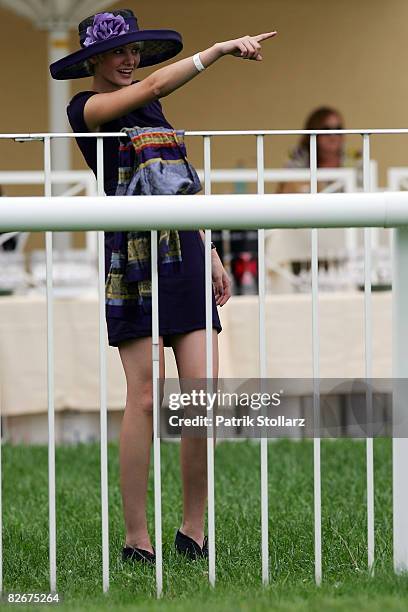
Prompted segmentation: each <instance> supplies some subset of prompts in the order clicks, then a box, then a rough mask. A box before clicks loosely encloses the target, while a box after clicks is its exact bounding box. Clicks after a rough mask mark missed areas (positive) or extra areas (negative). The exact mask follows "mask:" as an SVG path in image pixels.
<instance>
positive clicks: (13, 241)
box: [0, 186, 17, 251]
mask: <svg viewBox="0 0 408 612" xmlns="http://www.w3.org/2000/svg"><path fill="white" fill-rule="evenodd" d="M2 195H3V189H2V188H1V186H0V198H1V196H2ZM5 233H6V232H0V236H1V235H2V234H5ZM16 245H17V238H16V237H14V238H10V239H9V240H6V242H4V243H3V244H0V251H14V249H15V248H16Z"/></svg>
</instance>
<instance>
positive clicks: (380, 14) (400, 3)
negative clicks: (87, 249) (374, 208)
mask: <svg viewBox="0 0 408 612" xmlns="http://www.w3.org/2000/svg"><path fill="white" fill-rule="evenodd" d="M124 6H126V7H128V8H132V9H133V10H134V12H135V13H136V14H137V16H138V18H139V22H140V24H141V26H142V27H144V28H172V29H176V30H179V31H180V32H181V33H182V34H183V37H184V45H185V47H184V51H183V54H182V55H180V57H183V56H187V55H190V54H192V53H194V52H196V51H198V50H201V49H204V48H206V47H207V46H209V45H210V44H212V43H213V42H216V41H219V40H223V39H224V40H226V39H229V38H233V37H234V38H235V37H237V36H240V35H244V34H256V33H259V32H263V31H269V30H273V29H277V30H278V36H277V37H276V38H275V39H273V40H271V41H268V42H267V43H266V44H265V45H264V52H263V55H264V61H263V62H259V63H255V62H248V61H242V60H239V59H236V58H232V57H226V58H223V59H222V60H221V61H219V62H218V63H217V64H216V65H214V66H212V67H211V68H210V69H208V71H207V72H206V73H205V74H203V75H200V76H199V77H198V78H197V79H195V80H194V81H193V82H192V83H190V84H188V85H187V86H185V87H184V88H183V89H182V90H180V91H178V92H175V93H174V94H172V95H171V96H170V97H168V98H167V99H164V100H163V101H162V102H163V105H164V108H165V112H166V116H167V117H168V119H169V120H170V122H172V124H173V125H174V126H175V127H178V128H184V129H188V130H190V129H261V128H266V129H279V128H288V129H289V128H293V129H295V128H301V127H302V125H303V121H304V119H305V116H306V114H307V113H308V112H309V111H310V110H311V109H313V108H314V107H316V106H318V105H321V104H329V105H333V106H335V107H337V108H339V109H340V110H341V111H342V113H343V114H344V116H345V119H346V126H347V127H350V128H369V127H372V128H385V127H388V128H391V127H392V128H402V127H407V101H408V76H406V74H405V69H406V57H407V55H408V53H407V45H408V44H407V40H408V36H407V35H408V3H407V2H406V0H388V1H386V2H385V1H384V0H343V1H342V2H338V1H337V2H334V0H274V1H273V2H272V1H270V0H257V1H256V2H253V3H249V2H247V1H244V0H200V2H185V1H183V0H172V1H171V2H169V1H168V0H156V2H155V3H147V2H143V3H142V2H134V1H133V0H127V1H126V2H125V3H122V2H121V3H113V4H112V8H119V7H124ZM105 10H108V9H105ZM0 19H1V23H2V36H1V37H0V53H1V57H2V73H3V86H2V88H1V113H0V132H25V131H27V132H28V131H31V132H36V131H46V130H47V127H48V126H47V112H48V108H47V104H48V103H47V79H48V66H47V65H46V62H47V35H46V33H45V32H41V31H38V30H36V29H35V28H34V26H32V25H31V23H30V22H28V21H26V20H24V19H23V18H20V17H17V16H15V15H14V14H13V13H11V12H10V11H8V10H6V9H3V8H0ZM71 48H72V50H75V49H77V48H78V42H77V34H76V33H72V37H71ZM150 70H151V69H150ZM140 74H141V75H142V76H143V75H145V74H148V71H147V70H145V71H141V72H140ZM89 87H90V81H88V80H80V81H78V82H73V83H72V93H75V92H77V91H80V90H81V89H87V88H89ZM294 142H295V139H294V138H291V137H285V138H284V137H277V138H268V139H267V142H266V164H267V165H268V166H270V167H271V166H274V167H279V166H281V165H282V164H283V163H284V161H285V158H286V155H287V151H288V149H289V148H290V147H291V146H292V145H293V144H294ZM348 144H349V145H350V146H359V139H358V138H354V139H349V140H348ZM189 152H190V157H191V159H192V161H193V162H194V163H195V164H196V165H198V166H201V165H202V157H201V143H200V142H199V141H198V140H196V141H195V142H191V143H189ZM372 154H373V157H375V158H376V159H377V160H378V162H379V166H380V179H381V182H382V184H385V170H386V168H387V167H388V166H392V165H408V136H407V137H402V136H400V137H391V136H381V137H379V136H378V137H376V138H375V139H373V143H372ZM0 156H1V169H40V168H41V166H42V147H41V143H29V144H16V143H9V142H7V143H5V142H1V143H0ZM240 163H242V164H244V165H245V166H246V167H254V166H255V139H254V138H237V137H234V138H228V139H227V138H223V139H221V140H217V141H216V142H214V147H213V165H214V166H216V167H235V166H237V165H238V164H240ZM74 167H75V168H83V167H84V165H83V162H82V159H81V157H80V155H79V154H78V152H77V151H76V150H75V155H74ZM270 188H271V189H272V186H271V187H270ZM6 192H7V193H8V194H10V195H13V194H16V193H19V191H18V190H17V188H11V187H9V188H7V189H6ZM20 192H21V190H20ZM31 193H39V192H38V190H37V191H35V190H31ZM39 244H40V236H36V237H33V238H31V240H30V245H31V246H34V245H39ZM78 244H79V242H78Z"/></svg>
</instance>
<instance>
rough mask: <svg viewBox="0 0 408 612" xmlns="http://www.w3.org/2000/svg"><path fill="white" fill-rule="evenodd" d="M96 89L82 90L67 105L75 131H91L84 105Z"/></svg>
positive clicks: (69, 117)
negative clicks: (87, 123)
mask: <svg viewBox="0 0 408 612" xmlns="http://www.w3.org/2000/svg"><path fill="white" fill-rule="evenodd" d="M95 93H96V92H95V91H80V92H78V93H77V94H75V95H74V96H73V98H71V100H70V102H69V104H68V106H67V115H68V119H69V122H70V124H71V127H72V129H73V131H74V132H89V130H88V127H87V125H86V123H85V120H84V106H85V104H86V102H87V100H89V98H90V97H91V96H93V95H95Z"/></svg>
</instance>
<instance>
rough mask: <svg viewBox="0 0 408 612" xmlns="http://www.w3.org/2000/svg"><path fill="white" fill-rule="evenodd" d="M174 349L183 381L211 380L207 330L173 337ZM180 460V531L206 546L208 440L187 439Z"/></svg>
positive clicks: (215, 342)
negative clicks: (207, 373) (208, 369)
mask: <svg viewBox="0 0 408 612" xmlns="http://www.w3.org/2000/svg"><path fill="white" fill-rule="evenodd" d="M172 346H173V350H174V354H175V357H176V362H177V369H178V373H179V377H180V378H188V379H195V378H198V379H199V378H201V379H203V378H204V379H205V378H206V377H207V376H206V359H205V355H206V353H205V330H204V329H199V330H197V331H194V332H190V333H188V334H179V335H175V336H173V338H172ZM213 376H214V378H217V377H218V338H217V332H216V330H213ZM180 460H181V474H182V480H183V521H182V524H181V527H180V530H181V532H182V533H184V534H185V535H187V536H189V537H190V538H193V540H195V541H196V542H197V543H198V544H199V545H200V546H202V545H203V539H204V515H205V507H206V501H207V440H206V439H205V438H203V439H202V438H188V437H183V438H182V439H181V449H180Z"/></svg>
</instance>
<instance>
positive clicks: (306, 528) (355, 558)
mask: <svg viewBox="0 0 408 612" xmlns="http://www.w3.org/2000/svg"><path fill="white" fill-rule="evenodd" d="M178 452H179V447H178V444H172V443H163V444H162V484H163V542H164V550H163V554H164V596H163V598H162V599H161V600H160V601H157V600H156V598H155V574H154V569H153V568H151V567H144V566H142V565H140V564H136V565H133V566H132V565H129V564H125V565H123V564H122V562H121V561H120V549H121V545H122V542H123V538H124V529H123V519H122V510H121V497H120V490H119V484H118V447H117V445H116V444H111V445H110V446H109V508H110V514H109V527H110V534H109V536H110V580H111V582H110V591H109V593H108V594H106V595H104V594H103V593H102V569H101V518H100V485H99V483H100V476H99V446H98V445H86V446H85V445H80V446H75V447H59V448H57V457H56V470H57V584H58V592H59V594H60V595H61V596H62V598H63V603H62V604H60V605H59V606H58V607H59V609H61V610H76V609H78V610H95V611H96V610H104V609H108V608H110V609H112V610H141V611H142V610H143V611H145V610H146V611H153V610H169V611H174V612H184V611H187V610H194V612H200V611H201V610H209V609H210V608H211V610H214V611H215V612H217V611H219V612H226V611H230V610H242V611H244V610H248V612H249V611H251V612H252V611H258V610H259V611H261V610H262V611H263V610H265V611H266V610H285V611H288V612H295V611H296V612H297V611H300V610H302V611H303V610H317V609H319V610H321V611H322V612H323V611H326V610H336V611H337V610H341V611H347V612H348V611H349V610H354V609H358V610H370V611H374V612H375V611H377V610H378V611H380V610H381V611H383V610H391V611H393V610H404V611H405V610H407V608H408V577H407V576H395V575H394V573H393V570H392V498H391V441H390V440H380V439H378V440H375V442H374V452H375V491H376V495H375V519H376V563H375V576H374V577H373V578H371V577H369V576H368V572H367V535H366V531H367V529H366V503H365V500H366V495H365V478H366V476H365V443H364V442H361V441H353V440H338V441H336V442H332V441H327V440H326V441H323V442H322V500H323V507H322V516H323V518H322V537H323V583H322V585H321V586H320V587H316V586H315V584H314V527H313V445H312V442H311V441H304V442H289V441H285V440H281V441H278V442H275V443H271V444H270V445H269V512H270V513H269V527H270V570H271V583H270V586H268V587H267V588H264V587H262V585H261V578H260V576H261V557H260V469H259V463H260V461H259V455H260V452H259V444H257V443H254V442H234V443H231V442H223V443H219V444H218V445H217V448H216V458H215V461H216V545H217V584H216V587H215V589H212V588H210V587H209V586H208V574H207V565H206V563H205V562H204V561H199V562H196V563H189V562H187V561H185V560H184V559H183V558H181V557H180V556H178V555H176V553H174V551H173V541H174V535H175V531H176V529H177V528H178V527H179V525H180V520H181V489H180V479H179V463H178ZM152 489H153V480H152V479H151V481H150V489H149V496H150V503H149V511H150V514H149V517H150V525H151V533H152V534H153V525H154V520H153V495H152ZM3 524H4V526H3V537H4V544H3V552H4V591H5V592H6V593H7V592H48V589H49V580H48V571H49V570H48V505H47V449H46V448H45V447H22V446H20V447H11V446H8V445H5V446H3ZM33 607H34V606H30V609H32V608H33ZM43 607H44V606H43ZM14 608H15V609H18V610H23V609H29V608H28V606H23V605H18V606H14ZM37 608H38V606H37ZM48 609H49V606H48Z"/></svg>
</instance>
